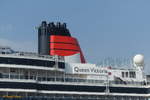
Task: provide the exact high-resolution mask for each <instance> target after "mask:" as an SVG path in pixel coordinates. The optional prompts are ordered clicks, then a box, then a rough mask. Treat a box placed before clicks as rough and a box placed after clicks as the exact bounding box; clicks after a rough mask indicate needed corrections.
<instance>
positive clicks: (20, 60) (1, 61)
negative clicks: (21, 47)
mask: <svg viewBox="0 0 150 100" xmlns="http://www.w3.org/2000/svg"><path fill="white" fill-rule="evenodd" d="M0 64H16V65H32V66H45V67H53V66H54V65H55V61H44V60H34V59H23V58H8V57H0Z"/></svg>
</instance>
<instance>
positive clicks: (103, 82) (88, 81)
mask: <svg viewBox="0 0 150 100" xmlns="http://www.w3.org/2000/svg"><path fill="white" fill-rule="evenodd" d="M0 79H10V80H11V79H18V80H34V81H36V82H61V83H77V84H91V85H94V84H95V85H106V84H107V85H124V86H126V85H132V86H146V85H150V82H148V83H145V82H130V81H111V80H94V79H83V78H75V77H65V76H64V77H54V76H51V77H40V76H24V75H3V76H2V77H0Z"/></svg>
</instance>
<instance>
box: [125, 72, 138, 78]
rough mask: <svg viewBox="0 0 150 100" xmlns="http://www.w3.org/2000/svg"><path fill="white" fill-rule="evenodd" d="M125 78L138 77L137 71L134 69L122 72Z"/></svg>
mask: <svg viewBox="0 0 150 100" xmlns="http://www.w3.org/2000/svg"><path fill="white" fill-rule="evenodd" d="M122 77H123V78H136V73H135V72H134V71H130V72H122Z"/></svg>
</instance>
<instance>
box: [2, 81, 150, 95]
mask: <svg viewBox="0 0 150 100" xmlns="http://www.w3.org/2000/svg"><path fill="white" fill-rule="evenodd" d="M0 88H12V89H37V90H47V91H78V92H104V91H105V89H106V86H81V85H61V84H49V85H48V84H38V83H23V82H0ZM109 89H110V92H111V93H136V94H148V89H147V88H133V87H109Z"/></svg>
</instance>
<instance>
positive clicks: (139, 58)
mask: <svg viewBox="0 0 150 100" xmlns="http://www.w3.org/2000/svg"><path fill="white" fill-rule="evenodd" d="M133 62H134V64H135V65H137V66H143V65H144V56H143V55H142V54H137V55H135V56H134V57H133Z"/></svg>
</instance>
